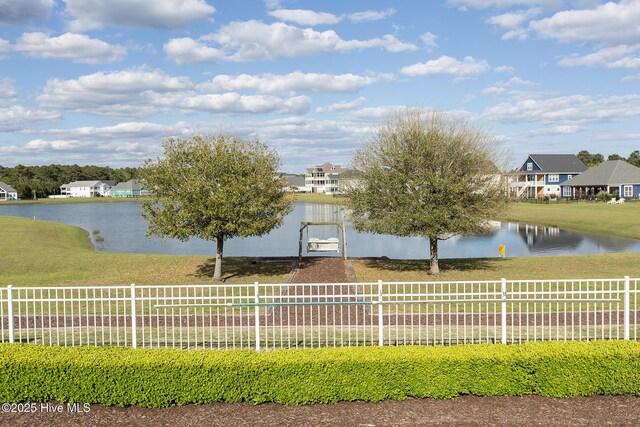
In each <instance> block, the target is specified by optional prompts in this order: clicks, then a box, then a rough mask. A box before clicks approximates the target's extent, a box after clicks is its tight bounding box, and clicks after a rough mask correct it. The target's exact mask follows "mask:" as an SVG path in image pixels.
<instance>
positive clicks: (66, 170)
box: [0, 165, 138, 199]
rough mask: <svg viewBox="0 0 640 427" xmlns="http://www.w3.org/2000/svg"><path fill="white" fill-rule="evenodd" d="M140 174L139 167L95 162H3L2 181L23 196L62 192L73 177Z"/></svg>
mask: <svg viewBox="0 0 640 427" xmlns="http://www.w3.org/2000/svg"><path fill="white" fill-rule="evenodd" d="M137 174H138V169H137V168H120V169H113V168H110V167H108V166H93V165H89V166H78V165H47V166H23V165H17V166H14V167H12V168H8V167H4V166H0V181H3V182H5V183H7V184H9V185H10V186H12V187H13V188H15V189H16V191H17V192H18V197H20V198H21V199H30V198H33V197H47V196H49V195H51V194H60V186H61V185H62V184H67V183H69V182H72V181H93V180H96V181H107V180H112V181H117V182H123V181H129V180H130V179H132V178H136V177H137Z"/></svg>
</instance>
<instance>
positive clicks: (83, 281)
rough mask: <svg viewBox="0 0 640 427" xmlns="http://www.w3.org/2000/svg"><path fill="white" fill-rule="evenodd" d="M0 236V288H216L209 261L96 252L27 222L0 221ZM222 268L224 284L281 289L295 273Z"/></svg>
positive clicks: (247, 261)
mask: <svg viewBox="0 0 640 427" xmlns="http://www.w3.org/2000/svg"><path fill="white" fill-rule="evenodd" d="M0 230H2V231H1V232H0V236H1V237H2V244H0V286H6V285H15V286H51V285H88V286H102V285H128V284H130V283H136V284H139V285H172V284H199V283H200V284H201V283H212V279H211V277H212V276H213V268H212V266H211V262H212V259H211V258H209V257H206V256H192V255H152V254H125V253H107V252H96V251H95V250H94V249H93V247H92V246H91V243H90V240H89V234H88V233H87V231H85V230H82V229H81V228H78V227H72V226H68V225H64V224H58V223H54V222H48V221H34V220H32V219H25V218H16V217H0ZM214 247H215V245H214V243H212V244H211V250H212V252H213V251H214ZM222 266H223V274H224V276H225V283H253V282H255V281H258V282H261V283H283V282H285V281H286V279H287V276H288V274H289V270H290V267H291V266H290V264H289V263H257V264H251V258H231V257H229V258H227V257H225V258H224V261H223V265H222Z"/></svg>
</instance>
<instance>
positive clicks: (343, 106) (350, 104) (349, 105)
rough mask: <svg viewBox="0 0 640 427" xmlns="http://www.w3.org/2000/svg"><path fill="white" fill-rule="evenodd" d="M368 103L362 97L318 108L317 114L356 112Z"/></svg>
mask: <svg viewBox="0 0 640 427" xmlns="http://www.w3.org/2000/svg"><path fill="white" fill-rule="evenodd" d="M366 102H367V98H365V97H362V96H361V97H359V98H356V99H354V100H351V101H342V102H336V103H333V104H329V105H327V106H325V107H318V108H316V112H317V113H333V112H335V111H348V110H354V109H356V108H358V107H359V106H361V105H362V104H366Z"/></svg>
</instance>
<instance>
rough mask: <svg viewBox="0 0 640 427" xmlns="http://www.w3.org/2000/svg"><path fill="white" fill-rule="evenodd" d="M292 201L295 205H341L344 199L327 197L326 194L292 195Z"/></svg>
mask: <svg viewBox="0 0 640 427" xmlns="http://www.w3.org/2000/svg"><path fill="white" fill-rule="evenodd" d="M292 200H293V201H294V202H296V203H325V204H328V205H342V204H344V203H345V201H346V199H345V198H344V197H341V196H329V195H326V194H312V193H294V194H292Z"/></svg>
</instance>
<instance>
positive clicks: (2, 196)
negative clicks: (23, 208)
mask: <svg viewBox="0 0 640 427" xmlns="http://www.w3.org/2000/svg"><path fill="white" fill-rule="evenodd" d="M6 200H18V192H17V191H16V190H15V189H14V188H13V187H12V186H10V185H9V184H5V183H4V182H2V181H0V201H6Z"/></svg>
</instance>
